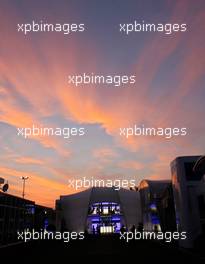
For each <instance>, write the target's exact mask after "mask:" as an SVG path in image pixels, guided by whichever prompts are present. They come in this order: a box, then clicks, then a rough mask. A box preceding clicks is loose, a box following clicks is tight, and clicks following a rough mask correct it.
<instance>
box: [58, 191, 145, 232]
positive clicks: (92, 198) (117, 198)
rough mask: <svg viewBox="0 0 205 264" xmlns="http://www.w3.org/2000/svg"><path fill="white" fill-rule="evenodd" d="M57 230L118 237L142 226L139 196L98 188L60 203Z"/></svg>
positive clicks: (60, 200)
mask: <svg viewBox="0 0 205 264" xmlns="http://www.w3.org/2000/svg"><path fill="white" fill-rule="evenodd" d="M56 214H57V229H58V230H62V229H66V230H69V231H76V232H80V231H85V230H86V231H87V232H88V233H91V234H99V233H101V234H105V233H118V232H119V231H120V229H121V227H122V226H125V227H126V228H127V229H130V228H131V227H132V226H133V225H135V226H137V225H138V224H139V222H141V209H140V198H139V193H138V192H136V191H131V190H126V189H120V190H115V189H114V188H107V187H95V188H91V189H87V190H85V191H82V192H79V193H76V194H72V195H67V196H61V197H60V199H59V200H57V201H56Z"/></svg>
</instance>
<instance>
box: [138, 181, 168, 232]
mask: <svg viewBox="0 0 205 264" xmlns="http://www.w3.org/2000/svg"><path fill="white" fill-rule="evenodd" d="M169 185H171V181H169V180H163V181H151V180H143V181H141V183H140V184H139V187H138V189H139V193H140V198H141V208H142V221H143V226H144V230H146V231H161V230H162V227H161V222H160V215H161V206H160V202H161V197H162V194H163V192H164V191H165V190H166V188H168V186H169Z"/></svg>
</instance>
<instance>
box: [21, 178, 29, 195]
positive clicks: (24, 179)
mask: <svg viewBox="0 0 205 264" xmlns="http://www.w3.org/2000/svg"><path fill="white" fill-rule="evenodd" d="M21 179H22V180H23V192H22V197H23V199H24V197H25V182H26V180H28V176H22V177H21Z"/></svg>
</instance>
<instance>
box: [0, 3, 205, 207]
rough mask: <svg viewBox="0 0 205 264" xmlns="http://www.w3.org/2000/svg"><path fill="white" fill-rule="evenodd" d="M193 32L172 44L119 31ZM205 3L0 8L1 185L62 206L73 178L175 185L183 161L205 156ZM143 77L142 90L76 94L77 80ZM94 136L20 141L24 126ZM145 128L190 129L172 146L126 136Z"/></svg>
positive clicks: (90, 89)
mask: <svg viewBox="0 0 205 264" xmlns="http://www.w3.org/2000/svg"><path fill="white" fill-rule="evenodd" d="M32 20H35V21H40V20H43V21H45V22H50V23H84V24H85V28H86V30H85V31H84V32H81V33H74V34H71V35H63V33H62V32H55V33H54V32H52V33H51V32H47V33H40V32H38V33H30V34H28V35H26V36H25V35H23V34H22V33H20V32H17V24H18V23H20V24H21V23H30V22H31V21H32ZM133 20H139V21H142V20H145V21H146V22H149V23H170V22H171V23H186V24H187V31H186V32H177V33H174V34H171V35H165V34H162V33H157V32H153V33H151V32H138V33H132V34H130V35H129V36H127V35H125V34H121V33H120V32H119V24H120V23H129V22H133ZM204 32H205V1H204V0H197V1H191V0H190V1H189V0H157V1H151V0H145V1H144V0H133V1H132V0H126V1H125V0H124V1H122V0H120V1H119V0H118V1H117V0H116V1H114V0H113V1H109V0H105V1H95V0H88V1H83V0H81V1H80V0H75V1H74V0H67V1H66V0H65V1H62V0H60V1H49V0H47V1H40V0H38V1H26V0H24V1H22V0H19V1H11V0H8V1H6V0H0V33H1V37H0V149H1V152H0V177H3V178H5V179H7V180H8V181H9V184H10V189H9V193H11V194H15V195H18V196H21V193H22V181H21V179H20V177H21V176H29V180H28V181H27V183H26V198H27V199H31V200H35V201H36V202H37V203H40V204H43V205H48V206H54V203H55V200H56V199H57V198H58V197H59V196H60V195H63V194H69V193H72V192H74V191H75V190H73V189H71V188H68V179H78V178H82V177H88V178H89V177H95V178H100V179H101V178H102V179H106V178H109V179H115V178H121V179H123V178H125V179H133V178H134V179H136V182H138V183H139V182H140V181H141V180H142V179H144V178H146V179H169V178H170V162H171V161H172V160H173V159H174V158H175V157H176V156H183V155H202V154H204V150H205V122H204V117H205V74H204V72H205V71H204V69H205V35H204ZM84 72H86V73H92V72H93V73H96V74H105V75H110V74H122V75H124V74H125V75H136V84H135V85H134V86H133V85H128V86H126V87H125V86H123V87H115V86H109V87H107V86H105V85H101V86H100V85H98V86H95V85H89V86H79V87H75V86H73V85H69V84H68V82H67V76H68V75H69V74H82V73H84ZM33 124H35V125H38V126H48V127H85V129H86V131H87V133H86V135H85V136H83V137H75V138H72V139H63V138H60V137H35V138H32V139H24V138H22V137H19V136H17V128H18V127H31V126H32V125H33ZM134 124H146V126H151V127H152V126H154V127H158V126H161V127H187V131H188V135H187V136H185V137H176V138H173V139H169V140H168V139H164V138H159V137H131V138H129V139H128V140H127V139H125V138H122V137H120V136H119V128H120V127H126V126H133V125H134Z"/></svg>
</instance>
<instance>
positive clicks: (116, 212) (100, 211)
mask: <svg viewBox="0 0 205 264" xmlns="http://www.w3.org/2000/svg"><path fill="white" fill-rule="evenodd" d="M123 222H124V221H123V217H122V212H121V209H120V205H119V204H117V203H113V202H102V203H93V204H92V205H91V206H90V207H89V211H88V218H87V227H88V232H89V233H90V234H107V233H119V232H120V228H121V226H122V225H123V224H124V223H123Z"/></svg>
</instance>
